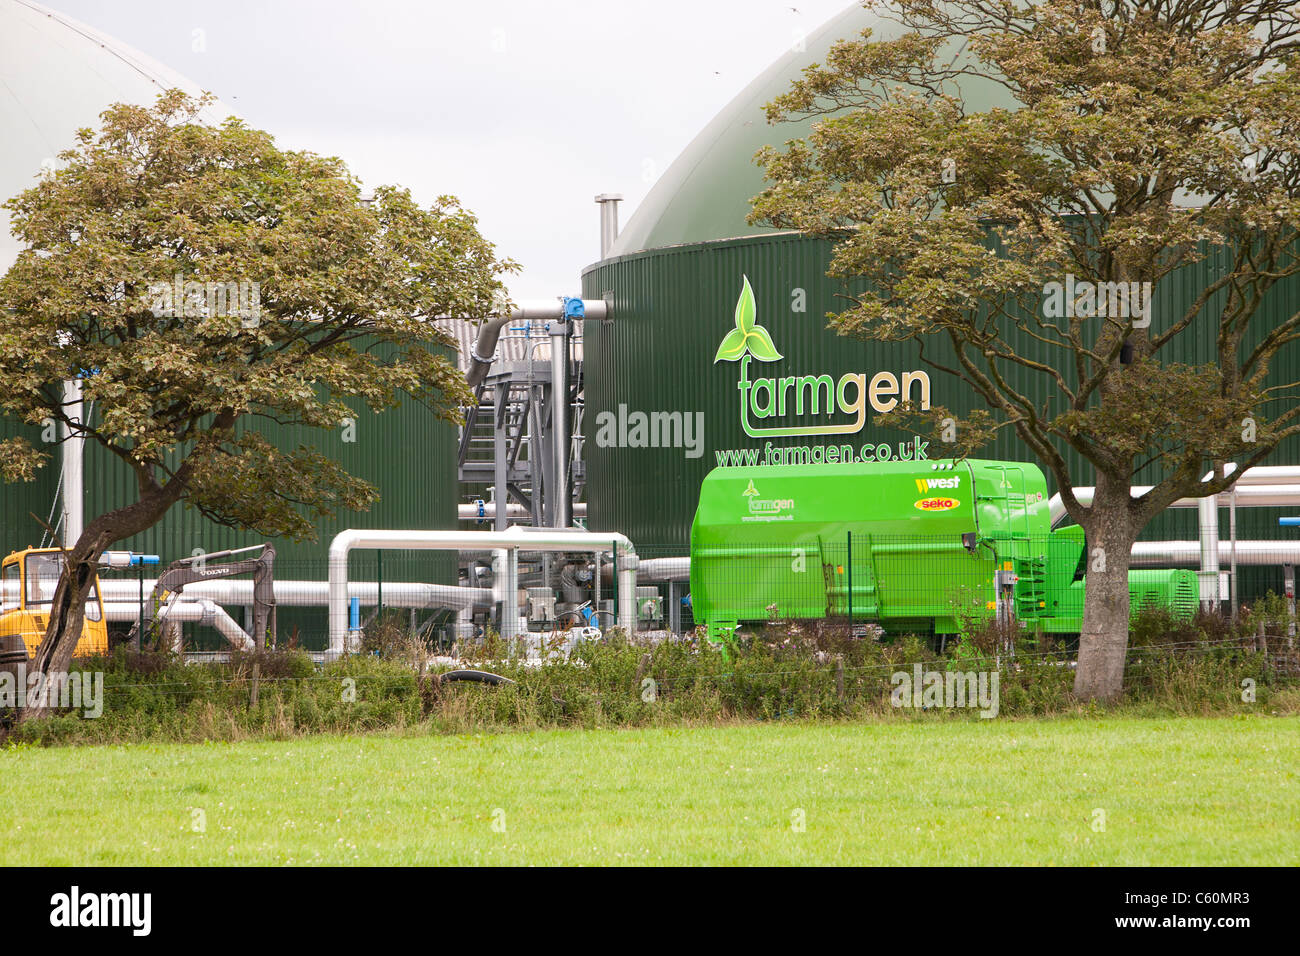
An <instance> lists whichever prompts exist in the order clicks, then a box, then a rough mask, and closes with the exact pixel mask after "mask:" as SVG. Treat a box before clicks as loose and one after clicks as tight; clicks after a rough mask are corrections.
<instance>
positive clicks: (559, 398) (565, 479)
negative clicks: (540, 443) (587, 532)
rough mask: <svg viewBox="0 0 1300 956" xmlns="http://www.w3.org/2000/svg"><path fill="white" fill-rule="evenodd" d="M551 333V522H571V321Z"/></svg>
mask: <svg viewBox="0 0 1300 956" xmlns="http://www.w3.org/2000/svg"><path fill="white" fill-rule="evenodd" d="M550 333H551V439H552V443H553V451H552V452H551V458H552V460H553V466H554V469H555V477H554V479H553V480H552V484H551V500H552V504H551V526H552V527H555V528H567V527H568V526H569V508H568V505H569V499H570V497H571V496H570V494H569V428H568V424H567V421H568V404H569V323H568V322H567V321H562V320H557V321H555V322H552V323H551V325H550Z"/></svg>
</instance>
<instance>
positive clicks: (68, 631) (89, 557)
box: [19, 526, 112, 720]
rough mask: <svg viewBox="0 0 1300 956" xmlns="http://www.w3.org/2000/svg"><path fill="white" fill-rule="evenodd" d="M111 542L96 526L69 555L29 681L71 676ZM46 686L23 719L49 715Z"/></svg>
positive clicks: (32, 699)
mask: <svg viewBox="0 0 1300 956" xmlns="http://www.w3.org/2000/svg"><path fill="white" fill-rule="evenodd" d="M111 543H112V542H111V541H110V542H107V543H103V534H102V532H101V533H99V534H96V533H95V531H94V528H93V526H92V527H91V528H88V529H86V531H85V532H83V533H82V535H81V539H80V540H79V541H78V542H77V543H76V544H75V545H73V546H72V550H70V551H68V552H67V567H66V568H65V569H64V572H63V574H62V576H61V577H60V578H59V584H58V587H56V588H55V590H54V599H53V600H52V601H51V602H50V620H49V623H48V625H47V626H46V628H45V637H44V638H42V640H41V643H40V646H39V647H37V649H36V654H35V656H34V657H33V658H32V662H31V663H30V664H29V665H28V677H29V679H30V677H31V676H32V675H33V674H38V673H39V674H41V675H42V676H46V677H48V676H49V675H51V674H64V673H67V671H68V667H69V666H70V665H71V663H72V655H73V653H74V652H75V651H76V649H77V642H78V641H79V640H80V639H81V628H82V624H83V622H84V620H85V615H86V599H87V598H88V597H89V595H90V589H91V587H92V585H93V584H94V583H95V571H96V568H97V567H98V566H99V556H100V555H101V554H103V553H104V550H105V549H106V548H107V547H108V545H109V544H111ZM42 685H43V688H42V692H41V693H39V694H32V695H29V696H28V699H27V706H26V707H25V708H23V711H22V713H21V714H20V715H19V719H20V720H38V719H40V718H42V717H46V716H48V715H49V712H50V699H49V693H48V692H49V690H50V682H49V681H48V680H44V681H42Z"/></svg>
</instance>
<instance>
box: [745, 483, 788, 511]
mask: <svg viewBox="0 0 1300 956" xmlns="http://www.w3.org/2000/svg"><path fill="white" fill-rule="evenodd" d="M740 494H741V496H742V497H745V498H748V499H749V513H750V514H751V515H754V516H756V517H757V519H758V520H768V521H771V520H776V519H780V520H788V519H789V518H790V517H792V516H791V515H786V514H785V512H787V511H793V510H794V499H793V498H760V497H759V491H758V489H757V488H755V487H754V479H752V478H751V479H750V480H749V484H748V485H747V486H746V487H745V490H744V491H742V492H741V493H740ZM745 520H751V519H749V518H746V519H745Z"/></svg>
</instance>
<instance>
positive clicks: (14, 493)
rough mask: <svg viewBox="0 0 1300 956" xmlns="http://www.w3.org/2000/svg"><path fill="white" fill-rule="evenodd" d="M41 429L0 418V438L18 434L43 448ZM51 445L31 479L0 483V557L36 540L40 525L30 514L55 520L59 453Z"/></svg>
mask: <svg viewBox="0 0 1300 956" xmlns="http://www.w3.org/2000/svg"><path fill="white" fill-rule="evenodd" d="M42 432H43V429H40V428H34V427H32V426H29V425H23V424H21V423H19V422H14V421H11V420H8V419H5V418H0V441H4V440H5V439H7V438H15V437H22V438H25V439H27V441H29V442H30V443H31V444H32V445H34V446H36V447H37V448H44V447H46V443H45V442H44V441H43V440H42ZM50 434H51V435H53V434H54V433H53V432H51V433H50ZM51 447H52V448H53V453H52V454H51V456H50V460H49V463H48V464H47V465H46V466H45V467H44V468H42V469H41V470H40V471H39V472H37V473H36V478H35V480H33V481H22V482H16V483H14V484H2V483H0V547H3V548H4V550H3V551H0V557H2V556H3V555H6V554H9V552H11V551H18V550H21V549H22V548H25V547H27V546H28V545H32V546H33V547H34V546H35V545H37V544H40V541H41V534H42V533H43V531H44V529H43V527H42V526H41V523H40V521H37V520H36V519H35V518H33V517H32V515H37V516H39V517H40V519H41V521H46V522H50V523H54V522H57V521H58V520H59V516H58V515H57V514H55V515H54V516H53V518H51V516H50V510H51V508H52V507H53V506H54V503H55V500H54V499H55V489H56V488H57V487H58V484H59V454H58V450H57V446H51Z"/></svg>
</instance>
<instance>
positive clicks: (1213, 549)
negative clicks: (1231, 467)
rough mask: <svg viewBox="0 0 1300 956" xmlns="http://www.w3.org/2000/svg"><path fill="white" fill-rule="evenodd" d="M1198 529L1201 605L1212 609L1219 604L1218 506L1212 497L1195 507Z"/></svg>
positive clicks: (1203, 499)
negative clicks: (1199, 535)
mask: <svg viewBox="0 0 1300 956" xmlns="http://www.w3.org/2000/svg"><path fill="white" fill-rule="evenodd" d="M1196 514H1197V525H1198V526H1199V528H1200V532H1201V539H1200V548H1199V551H1200V556H1201V570H1200V575H1199V576H1200V581H1201V604H1202V606H1204V607H1206V608H1212V607H1215V606H1217V605H1218V602H1219V545H1220V544H1221V542H1220V541H1219V505H1218V502H1217V501H1215V500H1214V498H1213V497H1209V498H1199V499H1197V505H1196Z"/></svg>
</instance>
